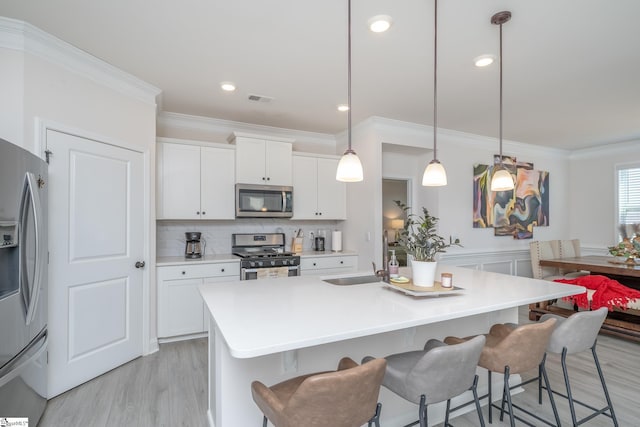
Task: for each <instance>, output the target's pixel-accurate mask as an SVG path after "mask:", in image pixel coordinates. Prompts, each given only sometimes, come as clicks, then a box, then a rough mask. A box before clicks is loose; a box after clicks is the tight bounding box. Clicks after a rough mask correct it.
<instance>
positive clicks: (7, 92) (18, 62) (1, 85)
mask: <svg viewBox="0 0 640 427" xmlns="http://www.w3.org/2000/svg"><path fill="white" fill-rule="evenodd" d="M0 64H2V65H1V66H0V93H1V94H2V101H1V102H0V138H2V139H5V140H7V141H9V142H12V143H14V144H16V145H19V146H21V147H23V148H27V149H28V147H25V146H24V136H23V134H22V129H23V128H22V126H21V123H22V110H23V109H24V96H23V88H24V77H23V75H24V54H23V53H22V52H20V51H17V50H11V49H3V48H0Z"/></svg>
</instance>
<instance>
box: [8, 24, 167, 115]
mask: <svg viewBox="0 0 640 427" xmlns="http://www.w3.org/2000/svg"><path fill="white" fill-rule="evenodd" d="M0 47H2V48H6V49H13V50H18V51H22V52H24V53H27V54H30V55H33V56H36V57H38V58H41V59H43V60H45V61H47V62H50V63H52V64H55V65H57V66H60V67H62V68H64V69H66V70H68V71H70V72H72V73H75V74H78V75H80V76H82V77H85V78H87V79H89V80H91V81H93V82H95V83H98V84H100V85H102V86H105V87H108V88H109V89H113V90H115V91H117V92H120V93H122V94H124V95H127V96H131V97H133V98H135V99H138V100H139V101H142V102H145V103H147V104H151V105H154V106H156V105H157V103H156V102H157V101H156V97H158V96H159V95H160V93H161V90H160V89H158V88H157V87H155V86H153V85H150V84H149V83H147V82H145V81H143V80H141V79H139V78H137V77H135V76H133V75H131V74H129V73H127V72H125V71H122V70H120V69H119V68H116V67H114V66H113V65H111V64H109V63H107V62H105V61H103V60H101V59H99V58H96V57H95V56H93V55H90V54H89V53H87V52H85V51H83V50H81V49H78V48H77V47H75V46H73V45H71V44H69V43H67V42H65V41H64V40H61V39H59V38H57V37H54V36H53V35H51V34H49V33H46V32H44V31H42V30H41V29H39V28H37V27H35V26H33V25H31V24H29V23H27V22H23V21H19V20H16V19H11V18H6V17H0Z"/></svg>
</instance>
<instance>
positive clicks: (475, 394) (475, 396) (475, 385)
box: [471, 375, 484, 427]
mask: <svg viewBox="0 0 640 427" xmlns="http://www.w3.org/2000/svg"><path fill="white" fill-rule="evenodd" d="M471 392H472V393H473V400H474V401H475V402H476V411H477V412H478V418H479V419H480V427H484V417H483V416H482V408H481V407H480V399H478V376H477V375H476V376H475V377H474V378H473V385H472V386H471Z"/></svg>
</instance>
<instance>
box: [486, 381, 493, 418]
mask: <svg viewBox="0 0 640 427" xmlns="http://www.w3.org/2000/svg"><path fill="white" fill-rule="evenodd" d="M487 372H488V374H487V378H488V380H489V395H488V399H489V405H487V406H489V424H491V423H493V418H492V416H491V405H492V404H493V398H492V396H491V371H489V370H487Z"/></svg>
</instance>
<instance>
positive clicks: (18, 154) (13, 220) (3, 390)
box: [0, 139, 48, 426]
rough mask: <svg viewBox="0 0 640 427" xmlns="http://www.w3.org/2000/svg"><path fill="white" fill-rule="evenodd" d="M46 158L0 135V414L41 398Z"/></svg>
mask: <svg viewBox="0 0 640 427" xmlns="http://www.w3.org/2000/svg"><path fill="white" fill-rule="evenodd" d="M47 258H48V250H47V164H46V163H45V162H44V161H42V159H40V158H39V157H37V156H35V155H33V154H31V153H30V152H28V151H26V150H24V149H22V148H20V147H18V146H17V145H14V144H11V143H9V142H7V141H5V140H3V139H0V418H3V419H4V418H5V417H7V418H9V417H11V418H28V419H29V425H30V426H35V425H37V424H38V421H39V420H40V417H41V415H42V413H43V412H44V408H45V406H46V404H47V399H46V396H47V264H48V260H47Z"/></svg>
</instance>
